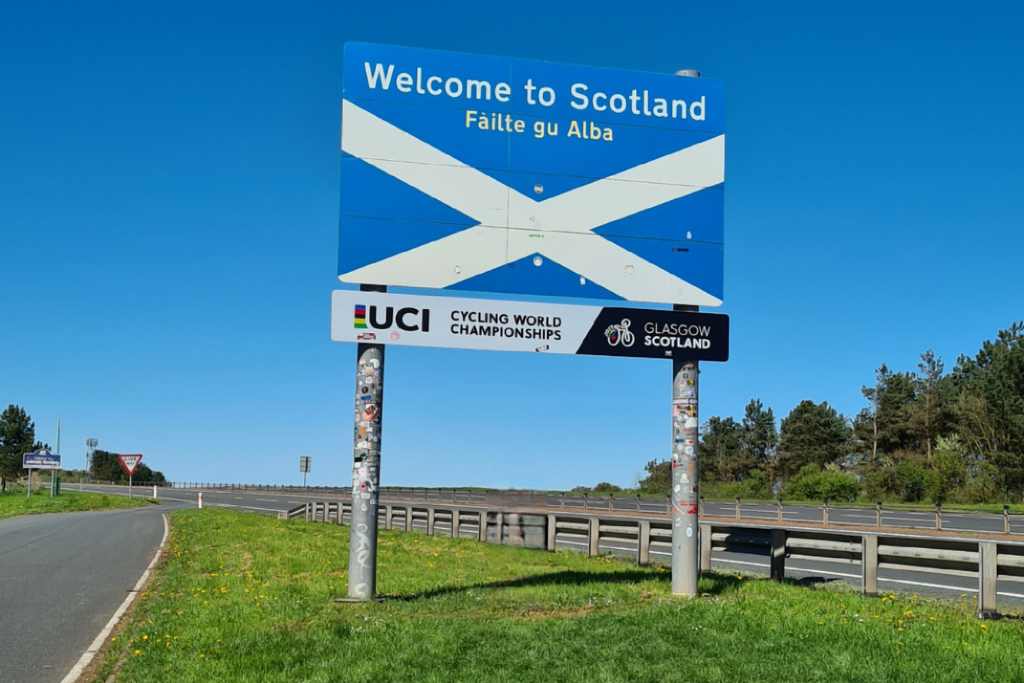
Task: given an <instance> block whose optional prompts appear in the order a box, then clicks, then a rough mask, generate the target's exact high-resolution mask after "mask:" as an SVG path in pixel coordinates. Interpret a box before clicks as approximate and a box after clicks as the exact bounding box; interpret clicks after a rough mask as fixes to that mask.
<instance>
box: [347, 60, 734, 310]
mask: <svg viewBox="0 0 1024 683" xmlns="http://www.w3.org/2000/svg"><path fill="white" fill-rule="evenodd" d="M722 90H723V89H722V85H721V83H719V82H717V81H713V80H706V79H693V78H678V77H676V76H672V75H668V74H655V73H645V72H640V71H625V70H619V69H604V68H593V67H585V66H574V65H565V64H553V63H550V62H543V61H533V60H525V59H509V58H503V57H490V56H479V55H467V54H461V53H457V52H444V51H438V50H423V49H414V48H406V47H397V46H392V45H375V44H367V43H349V44H347V45H346V46H345V58H344V85H343V100H342V117H341V122H342V133H341V149H342V186H341V238H340V252H339V276H338V277H339V279H340V280H341V281H342V282H348V283H354V284H374V285H403V286H409V287H425V288H431V289H449V290H460V291H465V292H499V293H503V294H529V295H548V296H568V297H577V298H599V299H625V300H630V301H644V302H657V303H669V304H687V305H694V306H718V305H720V304H721V303H722V299H723V275H722V261H723V243H724V237H723V205H724V181H725V134H724V128H723V126H724V113H725V112H724V102H723V92H722Z"/></svg>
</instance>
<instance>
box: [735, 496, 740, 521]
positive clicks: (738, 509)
mask: <svg viewBox="0 0 1024 683" xmlns="http://www.w3.org/2000/svg"><path fill="white" fill-rule="evenodd" d="M735 517H736V521H737V522H738V521H740V497H739V496H736V514H735Z"/></svg>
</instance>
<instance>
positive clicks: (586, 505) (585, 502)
mask: <svg viewBox="0 0 1024 683" xmlns="http://www.w3.org/2000/svg"><path fill="white" fill-rule="evenodd" d="M589 509H590V502H589V499H588V498H587V494H586V493H584V494H583V511H584V512H586V511H587V510H589Z"/></svg>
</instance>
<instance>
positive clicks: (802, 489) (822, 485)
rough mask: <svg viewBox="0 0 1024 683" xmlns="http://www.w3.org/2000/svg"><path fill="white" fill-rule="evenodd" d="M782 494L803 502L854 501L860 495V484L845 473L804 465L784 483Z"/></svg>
mask: <svg viewBox="0 0 1024 683" xmlns="http://www.w3.org/2000/svg"><path fill="white" fill-rule="evenodd" d="M784 492H785V495H786V497H788V498H798V499H803V500H841V501H854V500H856V499H857V496H858V495H860V482H858V481H857V478H856V477H854V476H853V475H851V474H846V473H845V472H839V471H838V470H830V469H826V470H822V469H821V468H820V467H818V466H817V465H804V466H803V467H802V468H800V471H799V472H798V473H797V474H796V476H795V477H793V478H792V479H790V480H789V481H788V482H786V486H785V489H784Z"/></svg>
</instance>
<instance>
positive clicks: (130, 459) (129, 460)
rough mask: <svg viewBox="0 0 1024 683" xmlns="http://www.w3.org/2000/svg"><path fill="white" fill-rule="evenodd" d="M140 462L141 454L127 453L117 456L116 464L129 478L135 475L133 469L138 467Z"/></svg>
mask: <svg viewBox="0 0 1024 683" xmlns="http://www.w3.org/2000/svg"><path fill="white" fill-rule="evenodd" d="M140 462H142V454H141V453H128V454H124V455H119V456H117V464H118V465H120V466H121V469H122V470H124V473H125V474H127V475H128V476H129V477H130V476H132V475H133V474H135V468H137V467H138V466H139V463H140Z"/></svg>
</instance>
